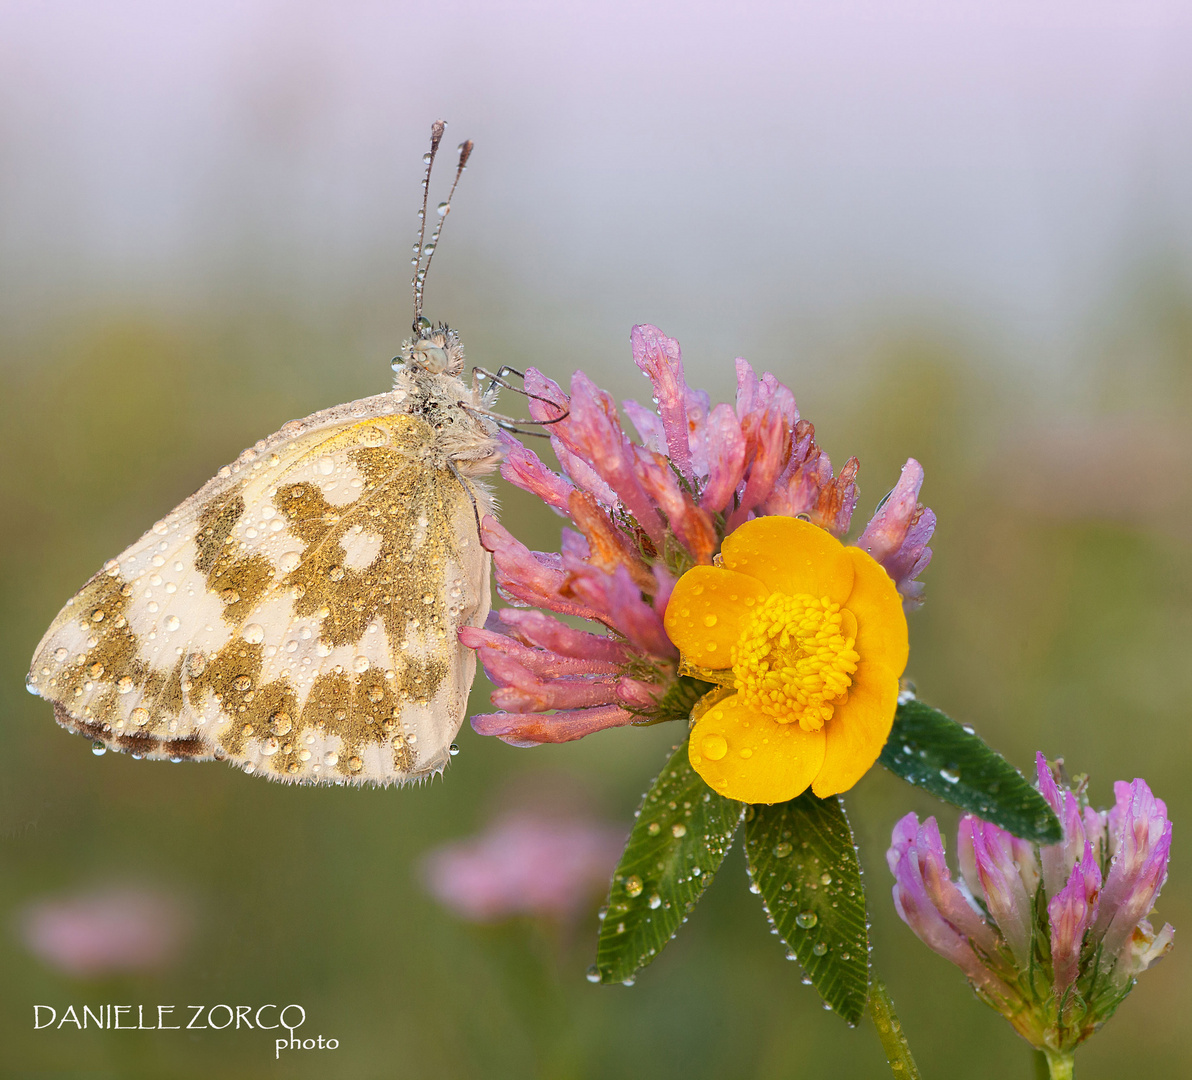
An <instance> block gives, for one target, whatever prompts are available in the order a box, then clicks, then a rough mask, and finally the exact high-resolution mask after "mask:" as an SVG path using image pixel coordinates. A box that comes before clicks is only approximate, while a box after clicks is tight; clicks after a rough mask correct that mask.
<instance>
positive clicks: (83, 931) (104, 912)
mask: <svg viewBox="0 0 1192 1080" xmlns="http://www.w3.org/2000/svg"><path fill="white" fill-rule="evenodd" d="M190 922H191V920H190V917H189V914H188V912H187V911H186V910H185V908H184V906H183V905H182V904H181V903H179V901H178V900H177V899H176V898H175V897H172V896H170V895H168V894H165V893H161V892H156V891H154V890H152V889H146V888H140V887H135V886H113V887H110V888H104V889H96V890H94V891H92V892H84V893H76V894H74V895H66V896H61V897H56V898H47V899H41V900H35V901H33V902H32V903H30V904H29V905H27V906H26V907H25V908H24V909H23V910H22V911H21V912H20V913H19V915H18V916H17V934H18V936H19V938H20V940H21V942H22V943H23V944H24V946H25V948H26V949H28V951H29V952H31V953H32V954H33V955H34V956H36V957H37V958H38V959H39V960H41V961H42V962H43V963H45V964H46V965H47V966H48V967H51V968H54V969H56V970H57V971H59V972H61V973H62V974H64V975H68V976H71V977H73V978H78V979H85V978H95V977H97V976H102V975H116V974H123V973H126V972H134V971H150V970H155V969H160V968H163V967H166V966H167V965H169V964H170V963H171V962H172V961H173V960H175V959H176V958H177V957H178V955H179V954H180V953H181V951H182V947H183V946H184V945H185V943H186V939H187V937H188V936H189V931H190Z"/></svg>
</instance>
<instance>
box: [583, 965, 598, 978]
mask: <svg viewBox="0 0 1192 1080" xmlns="http://www.w3.org/2000/svg"><path fill="white" fill-rule="evenodd" d="M584 978H586V979H587V980H588V982H590V983H598V982H600V968H598V967H597V966H596V965H595V964H593V965H592V966H591V967H590V968H588V970H587V971H586V972H585V974H584Z"/></svg>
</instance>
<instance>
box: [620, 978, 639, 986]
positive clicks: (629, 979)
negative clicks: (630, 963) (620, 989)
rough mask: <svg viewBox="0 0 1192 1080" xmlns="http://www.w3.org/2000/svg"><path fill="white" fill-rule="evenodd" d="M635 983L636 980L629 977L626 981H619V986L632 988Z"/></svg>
mask: <svg viewBox="0 0 1192 1080" xmlns="http://www.w3.org/2000/svg"><path fill="white" fill-rule="evenodd" d="M635 982H637V979H635V978H634V977H633V976H632V975H630V976H629V978H628V979H622V980H621V985H622V986H632V985H633V984H634V983H635Z"/></svg>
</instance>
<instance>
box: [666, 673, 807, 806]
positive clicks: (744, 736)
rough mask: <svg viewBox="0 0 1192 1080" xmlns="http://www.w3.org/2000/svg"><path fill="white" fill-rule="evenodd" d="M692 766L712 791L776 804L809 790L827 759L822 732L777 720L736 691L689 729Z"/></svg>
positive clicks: (743, 800)
mask: <svg viewBox="0 0 1192 1080" xmlns="http://www.w3.org/2000/svg"><path fill="white" fill-rule="evenodd" d="M687 754H688V757H689V758H690V760H691V766H692V768H693V769H695V771H696V772H697V773H699V774H700V776H702V777H703V778H704V780H705V782H706V783H707V784H708V786H709V787H710V788H712V790H713V791H718V792H719V793H720V794H721V795H724V796H725V797H726V798H729V799H737V800H739V801H741V802H749V803H778V802H786V801H787V800H788V799H793V798H794V797H795V796H796V795H799V794H801V793H802V792H804V791H806V790H807V785H808V784H810V783H811V779H812V777H814V776H815V775H816V773H818V772H819V771H820V766H821V765H822V763H823V760H824V733H823V731H822V730H821V731H810V732H809V731H804V730H803V729H802V728H801V727H799V725H798V724H779V723H777V722H776V721H774V720H772V719H770V717H768V716H764V715H762V714H761V713H756V712H754V711H753V710H752V709H750V708H748V707H747V706H746V705H743V704H742V703H741V701H740V698H739V696H738V695H736V694H734V695H733V696H732V697H730V698H726V699H725V700H724V701H722V702H719V703H718V704H716V705H713V706H712V708H710V709H709V710H708V711H707V712H706V713H704V715H703V716H702V717H701V718H700V720H699V722H698V723H697V724H696V725H695V727H694V728H692V729H691V742H690V743H689V745H688V748H687Z"/></svg>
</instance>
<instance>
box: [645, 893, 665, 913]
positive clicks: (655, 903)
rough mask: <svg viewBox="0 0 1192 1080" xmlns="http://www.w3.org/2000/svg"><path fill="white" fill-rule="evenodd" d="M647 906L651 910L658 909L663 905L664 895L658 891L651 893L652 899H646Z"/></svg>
mask: <svg viewBox="0 0 1192 1080" xmlns="http://www.w3.org/2000/svg"><path fill="white" fill-rule="evenodd" d="M646 906H647V907H649V908H650V910H651V911H656V910H657V909H658V908H660V907H662V897H661V896H659V895H658V894H657V893H653V894H651V896H650V899H649V900H647V901H646Z"/></svg>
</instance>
